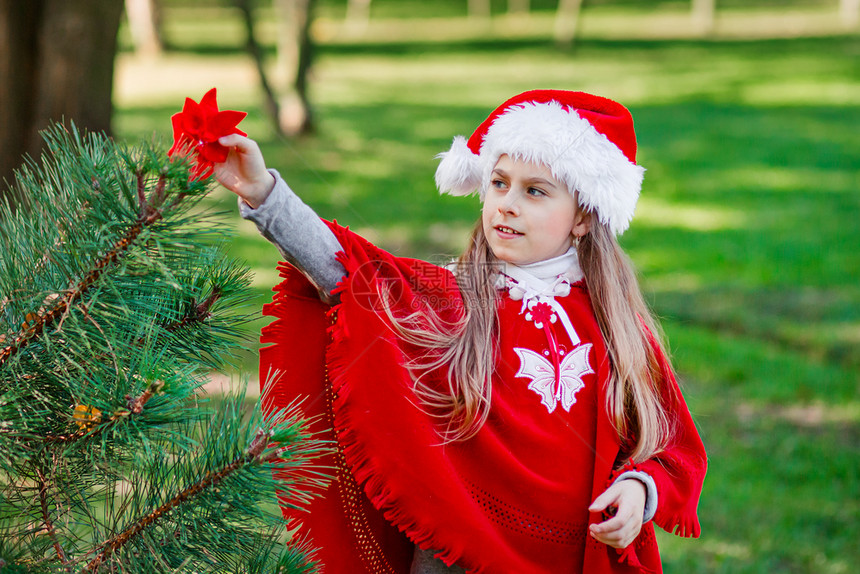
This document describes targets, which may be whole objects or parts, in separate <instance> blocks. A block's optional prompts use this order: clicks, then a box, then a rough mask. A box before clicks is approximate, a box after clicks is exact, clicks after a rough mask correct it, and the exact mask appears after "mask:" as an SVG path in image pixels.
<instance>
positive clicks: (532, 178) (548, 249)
mask: <svg viewBox="0 0 860 574" xmlns="http://www.w3.org/2000/svg"><path fill="white" fill-rule="evenodd" d="M482 220H483V224H484V234H485V235H486V236H487V241H488V242H489V244H490V249H492V250H493V254H494V255H495V256H496V257H497V258H499V259H501V260H502V261H505V262H507V263H512V264H515V265H527V264H529V263H537V262H538V261H544V260H546V259H551V258H553V257H557V256H559V255H562V254H563V253H565V252H566V251H567V250H568V249H569V248H570V246H571V242H572V240H573V236H574V235H577V236H582V235H584V234H585V233H586V232H587V231H588V225H589V222H590V218H589V217H588V214H586V213H584V212H582V211H581V210H580V209H579V207H578V206H577V204H576V199H574V197H573V195H571V194H570V192H568V190H567V186H566V185H565V184H563V183H561V182H560V181H558V180H557V179H555V177H553V175H552V173H551V172H550V170H549V168H548V167H546V166H545V165H543V164H538V163H531V162H527V161H523V160H519V159H513V158H511V157H510V156H508V155H502V156H501V157H500V158H499V161H497V162H496V166H495V167H494V168H493V172H492V174H491V176H490V186H489V188H488V189H487V193H486V196H485V198H484V206H483V209H482Z"/></svg>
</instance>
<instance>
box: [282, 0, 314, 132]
mask: <svg viewBox="0 0 860 574" xmlns="http://www.w3.org/2000/svg"><path fill="white" fill-rule="evenodd" d="M274 3H275V8H276V10H277V14H278V32H279V33H278V66H279V67H280V69H281V70H282V71H283V73H284V77H285V78H286V82H287V89H286V93H285V94H284V96H283V97H282V98H281V101H280V117H279V124H280V126H281V130H282V131H283V132H284V133H286V134H293V135H295V134H302V133H307V132H310V131H312V130H313V117H312V114H311V106H310V101H309V98H308V75H309V73H310V69H311V61H312V57H313V42H312V41H311V35H310V24H311V15H312V13H313V8H314V4H315V0H274Z"/></svg>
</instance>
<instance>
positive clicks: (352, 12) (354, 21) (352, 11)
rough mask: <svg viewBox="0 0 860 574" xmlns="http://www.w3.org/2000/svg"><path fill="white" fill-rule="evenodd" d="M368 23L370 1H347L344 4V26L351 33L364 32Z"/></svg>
mask: <svg viewBox="0 0 860 574" xmlns="http://www.w3.org/2000/svg"><path fill="white" fill-rule="evenodd" d="M369 22H370V0H349V1H348V2H347V4H346V26H347V28H348V29H349V30H350V31H352V32H364V31H365V30H366V29H367V24H368V23H369Z"/></svg>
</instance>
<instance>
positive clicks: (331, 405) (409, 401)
mask: <svg viewBox="0 0 860 574" xmlns="http://www.w3.org/2000/svg"><path fill="white" fill-rule="evenodd" d="M220 142H221V143H222V144H223V145H225V146H228V147H230V148H231V153H230V155H229V157H228V159H227V161H226V162H225V163H223V164H219V165H216V168H215V170H216V171H215V173H216V176H217V177H218V179H219V180H220V181H221V182H222V183H223V184H224V185H225V186H226V187H228V188H229V189H231V190H232V191H234V192H235V193H237V194H238V195H239V197H240V209H241V213H242V216H243V217H245V218H248V219H251V220H253V221H254V222H255V223H256V224H257V225H258V227H259V229H260V231H261V232H262V233H263V235H265V236H266V237H267V238H268V239H270V240H271V241H273V242H274V243H275V244H276V245H277V246H278V247H279V249H280V250H281V252H282V253H283V255H284V256H285V257H286V259H287V260H288V261H289V262H290V263H291V264H292V265H285V266H284V267H282V269H281V271H282V274H283V277H284V279H285V280H284V282H283V283H282V284H281V285H280V286H278V288H277V289H276V292H277V294H276V296H275V300H274V302H273V303H272V304H270V305H268V306H267V307H266V309H265V311H266V313H267V314H269V315H272V316H274V317H275V318H276V320H275V321H274V322H273V323H272V325H270V326H269V327H267V328H266V329H265V330H264V332H263V336H262V341H263V342H264V343H272V344H271V345H270V346H268V347H265V348H264V349H262V350H261V380H262V381H263V382H264V383H263V384H264V386H265V389H264V391H265V397H266V401H267V406H268V407H269V408H277V407H278V406H283V405H287V404H289V403H290V402H292V401H294V400H295V398H296V397H300V396H307V397H309V398H308V399H307V400H306V401H305V403H304V408H305V409H306V411H307V412H308V414H310V415H314V414H318V415H322V416H320V417H319V421H318V422H319V424H320V430H321V432H328V433H329V434H328V436H329V437H330V438H331V439H332V442H333V444H334V445H336V452H335V453H334V454H333V455H332V457H331V459H329V460H327V461H325V465H328V466H329V467H334V468H335V469H336V473H337V480H336V481H334V483H333V484H332V486H331V487H330V488H329V489H328V491H327V492H326V493H325V495H324V497H322V498H320V499H318V500H316V501H315V502H314V503H313V504H312V506H311V509H310V512H309V513H308V514H306V515H300V516H301V519H302V522H303V526H302V528H303V530H304V532H306V533H308V534H309V535H310V536H311V538H312V539H313V543H314V544H315V545H317V546H320V547H321V553H320V560H321V562H322V563H323V564H324V565H325V571H326V572H333V573H338V574H340V573H349V574H351V573H356V572H384V573H407V572H410V573H413V574H414V573H419V572H421V573H431V572H464V571H465V572H487V573H559V572H565V573H571V572H586V573H601V572H638V571H651V572H659V571H661V566H660V558H659V554H658V552H657V546H656V541H655V538H654V530H653V526H652V522H656V523H657V524H658V525H659V526H661V527H662V528H664V529H666V530H669V531H671V532H675V533H677V534H679V535H681V536H698V534H699V523H698V519H697V516H696V508H697V504H698V498H699V494H700V492H701V487H702V481H703V479H704V475H705V469H706V456H705V451H704V448H703V446H702V443H701V440H700V439H699V436H698V434H697V432H696V428H695V426H694V424H693V422H692V420H691V418H690V414H689V412H688V410H687V407H686V405H685V403H684V400H683V398H682V396H681V393H680V391H679V390H678V386H677V384H676V382H675V377H674V375H673V372H672V368H671V366H670V364H669V362H668V360H667V358H666V355H665V353H664V350H663V346H662V343H661V341H660V338H659V331H658V329H657V327H656V325H655V323H654V320H653V318H652V316H651V314H650V313H649V311H648V309H647V307H646V305H645V303H644V301H643V299H642V296H641V293H640V291H639V288H638V286H637V283H636V279H635V277H634V273H633V271H632V269H631V266H630V264H629V263H628V260H627V258H626V257H625V256H624V254H623V253H622V252H621V250H620V248H619V246H618V243H617V242H616V239H615V236H616V235H618V234H620V233H622V232H623V231H624V230H625V229H626V228H627V227H628V225H629V223H630V220H631V218H632V217H633V211H634V208H635V205H636V201H637V199H638V196H639V191H640V186H641V182H642V174H643V172H644V170H643V169H642V168H641V167H639V166H638V165H636V163H635V154H636V140H635V135H634V131H633V122H632V118H631V116H630V114H629V112H628V111H627V109H625V108H624V107H623V106H621V105H620V104H618V103H616V102H613V101H611V100H607V99H604V98H600V97H597V96H593V95H589V94H585V93H581V92H568V91H557V90H535V91H530V92H526V93H523V94H520V95H518V96H515V97H513V98H511V99H510V100H508V101H506V102H505V103H503V104H502V105H501V106H499V107H498V108H497V109H496V110H495V111H493V112H492V113H491V114H490V116H489V117H488V118H487V119H486V120H485V121H484V122H483V123H482V124H481V125H480V126H478V128H477V130H476V131H475V132H474V133H473V134H472V136H471V138H469V140H468V141H467V140H465V139H464V138H462V137H458V138H455V140H454V143H453V145H452V147H451V150H450V151H448V152H447V153H443V154H441V156H440V157H441V158H442V160H441V163H440V165H439V167H438V170H437V172H436V182H437V185H438V187H439V189H440V191H442V192H446V193H452V194H455V195H466V194H469V193H472V192H475V191H477V192H478V193H479V194H480V197H481V199H482V200H483V208H482V214H481V218H480V220H479V221H478V222H477V224H476V226H475V229H474V231H473V233H472V237H471V241H470V243H469V246H468V248H467V250H466V252H465V253H464V254H463V255H462V256H461V257H460V259H459V260H458V261H457V262H456V263H455V264H453V265H452V266H450V268H449V269H443V268H440V267H437V266H434V265H431V264H429V263H425V262H422V261H418V260H412V259H404V258H400V257H394V256H392V255H391V254H389V253H386V252H384V251H382V250H380V249H378V248H376V247H374V246H373V245H371V244H369V243H367V242H366V241H364V240H363V239H362V238H360V237H358V236H356V235H355V234H353V233H351V232H350V231H348V230H347V229H345V228H343V227H340V226H338V225H337V224H335V223H327V222H323V221H322V220H320V219H319V218H318V217H317V216H316V215H315V214H314V213H313V212H312V211H311V210H310V209H309V208H308V207H307V206H305V205H304V204H302V203H301V201H300V200H299V199H298V198H297V197H296V196H295V195H294V194H293V193H292V192H291V191H290V189H289V188H288V187H287V185H286V184H285V183H284V182H283V180H282V179H281V178H280V177H279V176H278V174H277V173H275V172H273V171H267V170H266V168H265V165H264V163H263V158H262V156H261V154H260V152H259V149H258V148H257V146H256V144H254V142H252V141H251V140H249V139H247V138H243V137H241V136H238V135H231V136H227V137H225V138H222V139H221V140H220ZM295 269H299V270H301V271H302V272H303V274H302V273H296V272H295ZM326 429H330V430H326Z"/></svg>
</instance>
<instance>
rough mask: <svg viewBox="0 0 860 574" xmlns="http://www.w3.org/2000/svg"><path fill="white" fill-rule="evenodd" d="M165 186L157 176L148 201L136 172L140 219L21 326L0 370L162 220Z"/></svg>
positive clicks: (1, 352) (3, 352)
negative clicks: (50, 304)
mask: <svg viewBox="0 0 860 574" xmlns="http://www.w3.org/2000/svg"><path fill="white" fill-rule="evenodd" d="M165 185H166V178H165V176H164V175H161V176H159V178H158V183H157V184H156V186H155V189H154V190H153V191H152V193H151V194H150V196H151V199H152V200H153V201H148V200H147V199H146V196H145V194H144V190H145V176H144V174H143V173H142V172H141V171H138V172H137V191H138V200H139V202H140V218H139V219H138V221H137V222H136V223H135V224H134V225H132V226H131V227H130V228H129V229H128V231H126V233H125V235H124V236H123V237H122V239H120V240H118V241H117V242H116V243H114V244H113V246H112V248H111V249H110V250H109V251H108V252H107V253H106V254H105V255H104V256H102V258H101V259H99V260H98V261H97V262H96V263H95V265H93V266H92V268H91V269H90V271H89V272H88V273H87V274H86V275H85V276H84V278H83V279H82V280H81V281H79V282H78V284H77V285H75V286H74V287H72V288H71V289H69V290H67V291H66V294H65V296H63V297H62V298H60V299H59V301H58V302H57V303H55V304H54V306H53V307H52V308H51V309H50V310H49V311H47V312H44V313H39V314H30V315H28V317H27V319H28V322H25V323H24V324H23V325H22V329H21V331H19V333H18V335H17V336H16V337H14V338H13V339H12V342H11V343H10V344H9V345H7V346H6V347H5V348H3V349H0V367H2V366H3V364H4V363H5V362H6V361H7V360H9V359H10V358H12V357H13V356H14V355H15V354H17V353H18V352H20V351H21V350H22V349H24V348H25V347H26V346H27V345H28V344H29V343H30V342H31V341H33V340H34V339H35V338H36V337H38V336H39V335H40V334H41V333H42V332H44V330H45V329H46V328H47V327H49V326H50V325H51V324H53V323H54V322H55V321H56V320H57V319H58V318H60V317H62V316H63V315H65V314H66V313H67V312H68V311H69V310H70V309H71V308H72V305H73V303H74V302H75V300H76V299H79V298H81V297H82V296H83V295H84V293H86V291H87V290H88V289H90V287H92V286H93V285H94V284H95V282H96V281H97V280H98V279H99V277H101V276H102V274H104V273H105V272H106V271H107V270H108V269H110V267H111V265H113V264H115V263H116V262H117V261H119V259H120V257H121V256H122V255H123V254H124V253H126V252H127V251H128V250H129V248H130V247H132V246H133V245H134V244H135V241H136V240H137V238H138V237H139V236H140V234H141V232H142V231H143V230H144V229H146V228H148V227H150V226H151V225H152V224H154V223H155V222H157V221H158V220H160V219H161V218H162V217H163V210H162V208H161V207H156V205H161V204H162V203H163V200H164V188H165ZM184 197H185V194H183V193H179V194H177V196H176V198H175V200H174V201H173V203H172V204H171V205H170V207H171V208H173V207H175V206H176V205H177V204H178V203H179V202H180V201H181V200H182V199H183V198H184Z"/></svg>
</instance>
